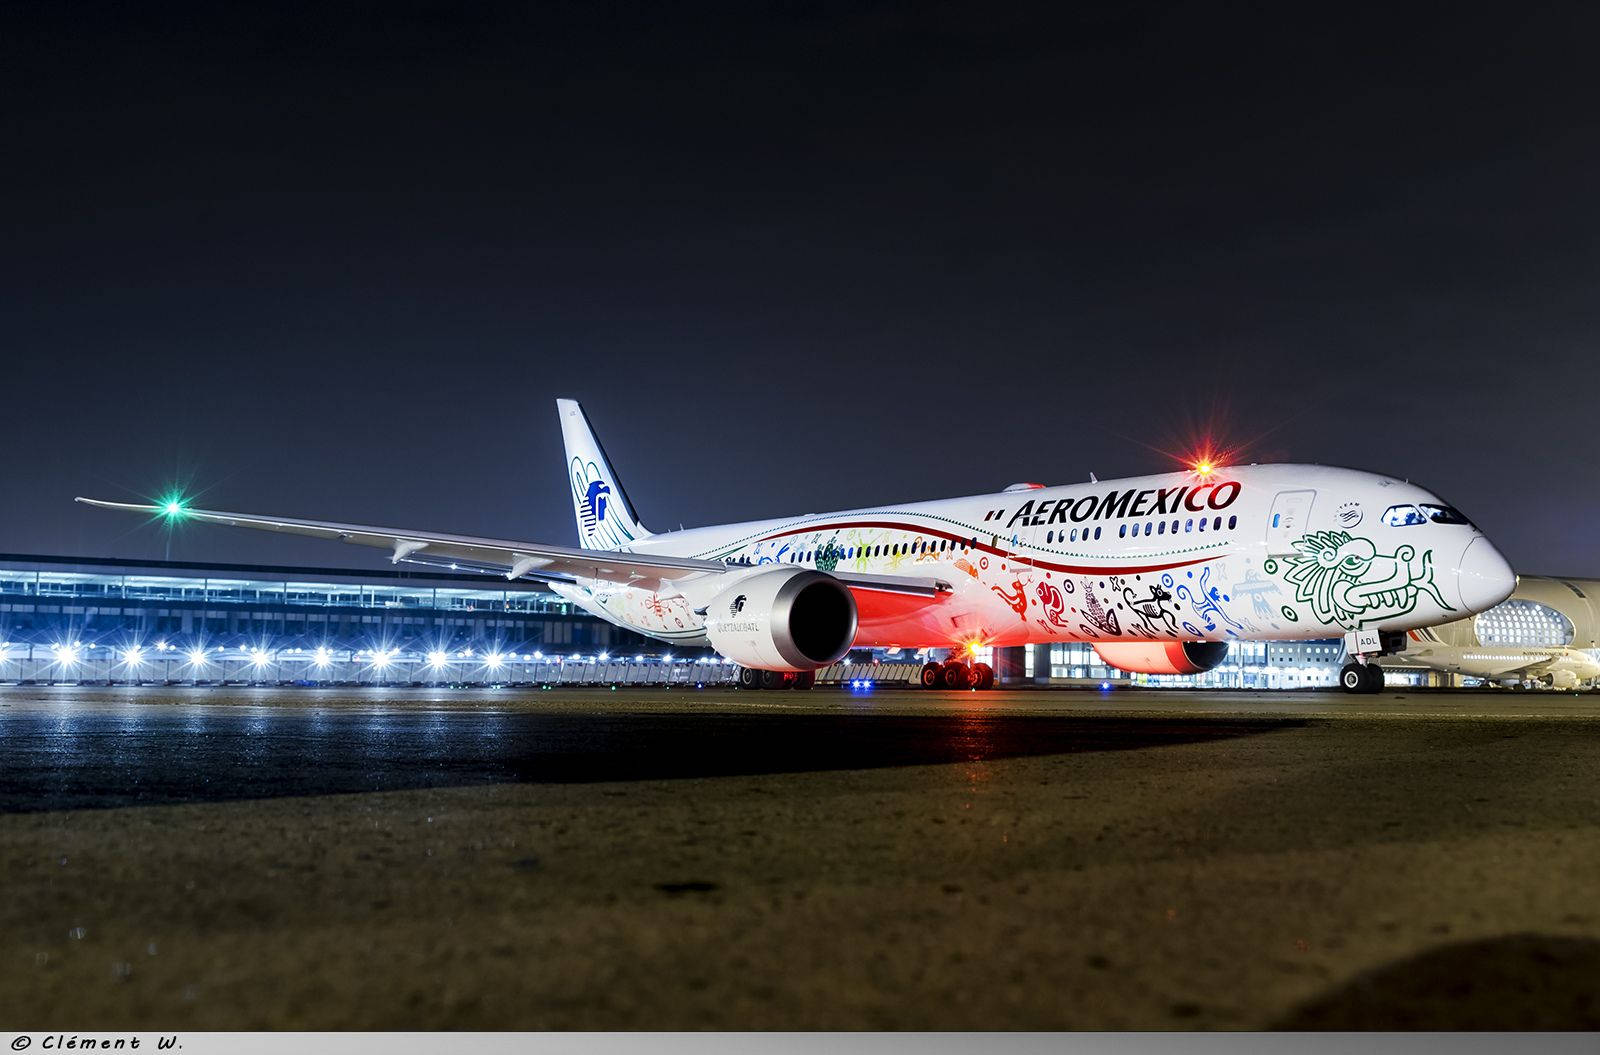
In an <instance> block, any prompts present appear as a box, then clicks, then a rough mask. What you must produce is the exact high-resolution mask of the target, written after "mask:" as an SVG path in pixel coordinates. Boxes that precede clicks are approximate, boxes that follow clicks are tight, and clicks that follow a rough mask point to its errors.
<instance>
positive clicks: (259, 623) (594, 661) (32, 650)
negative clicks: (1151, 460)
mask: <svg viewBox="0 0 1600 1055" xmlns="http://www.w3.org/2000/svg"><path fill="white" fill-rule="evenodd" d="M1502 608H1503V609H1504V610H1503V611H1502V610H1501V609H1495V610H1491V611H1490V612H1486V613H1484V614H1482V615H1481V616H1479V617H1478V619H1479V621H1480V623H1482V624H1483V628H1482V631H1480V632H1483V633H1487V634H1490V635H1496V636H1502V637H1504V636H1508V635H1510V634H1511V633H1512V632H1513V631H1514V630H1516V631H1520V630H1522V629H1524V624H1526V626H1527V627H1531V628H1533V629H1535V630H1537V631H1538V633H1539V634H1540V635H1542V636H1544V637H1550V636H1551V635H1554V636H1555V637H1561V636H1563V635H1562V630H1563V629H1564V626H1563V623H1562V621H1561V617H1560V616H1559V613H1555V614H1552V613H1551V612H1548V611H1546V610H1545V607H1544V606H1541V605H1537V604H1535V603H1533V602H1531V601H1527V600H1512V601H1508V602H1506V604H1505V605H1504V606H1502ZM1567 626H1568V627H1569V626H1570V624H1568V625H1567ZM1567 636H1568V639H1569V640H1570V635H1567ZM1552 640H1553V638H1552ZM983 651H984V653H985V654H984V655H983V656H980V657H978V658H982V659H985V660H988V661H990V662H992V663H993V665H994V666H995V669H996V671H997V673H998V674H999V675H1000V676H1001V680H1002V681H1005V682H1009V683H1013V684H1014V683H1018V682H1021V683H1030V684H1035V685H1042V684H1051V685H1061V686H1089V687H1099V686H1108V687H1114V686H1117V685H1127V684H1140V685H1150V686H1170V687H1202V688H1237V689H1296V688H1313V687H1324V686H1330V685H1333V684H1334V682H1335V679H1336V677H1337V675H1338V671H1339V667H1340V666H1341V665H1342V664H1343V662H1344V649H1343V646H1342V643H1341V641H1339V640H1329V641H1293V642H1290V641H1284V642H1237V643H1235V644H1234V645H1233V647H1232V648H1231V650H1230V652H1229V654H1228V658H1227V659H1226V661H1224V662H1223V663H1222V664H1221V665H1219V666H1218V667H1216V668H1215V669H1213V670H1210V671H1207V672H1206V673H1204V674H1198V675H1194V676H1191V677H1182V678H1179V677H1152V676H1148V675H1129V674H1127V673H1125V672H1123V671H1120V670H1118V669H1116V668H1114V667H1110V666H1107V665H1106V664H1105V663H1103V662H1102V661H1101V660H1100V658H1099V656H1098V655H1097V654H1096V653H1095V651H1094V649H1093V647H1092V646H1091V645H1088V644H1077V643H1074V644H1040V645H1031V646H1025V647H1020V648H1010V649H999V650H994V651H993V652H992V653H991V652H990V650H987V649H986V650H983ZM922 658H923V657H921V656H918V655H913V654H910V653H897V652H886V651H881V650H880V651H877V652H872V651H868V650H857V651H856V652H854V653H852V654H851V655H850V656H849V657H848V658H847V661H846V662H845V663H842V664H838V665H836V666H835V667H832V668H828V669H827V670H825V671H821V672H819V679H818V680H819V681H821V682H824V683H827V682H830V681H831V682H840V681H844V682H846V683H848V682H850V681H852V680H855V679H860V678H873V679H874V680H875V681H877V682H880V683H882V682H895V681H907V682H909V681H913V680H914V679H915V675H916V671H917V670H918V669H919V668H920V665H921V661H922ZM936 658H937V657H936ZM733 675H734V667H733V665H732V664H731V663H728V662H725V661H723V660H721V659H719V658H718V657H717V656H716V655H715V654H714V653H712V652H711V651H710V650H708V649H699V650H685V649H676V650H673V649H669V648H668V647H667V646H665V645H663V644H662V643H661V642H658V641H654V640H651V639H649V638H645V637H642V636H640V635H638V634H635V633H633V632H632V631H629V630H625V629H623V628H620V627H617V626H613V625H612V624H610V623H607V622H605V621H603V620H601V619H597V618H595V617H594V616H592V615H590V614H588V613H587V612H585V611H583V610H582V609H580V608H577V607H576V606H574V605H572V604H570V603H568V602H566V601H564V600H562V599H560V598H559V597H557V596H555V595H554V594H552V593H550V592H548V591H547V590H545V589H543V588H542V587H541V586H540V585H539V584H538V583H535V582H527V581H518V582H508V581H506V580H505V579H504V578H502V577H500V576H497V575H487V574H476V573H450V572H439V571H424V570H420V569H418V570H413V569H410V568H394V569H390V568H380V569H372V570H355V569H348V568H321V567H289V566H279V565H231V564H212V563H196V562H183V561H134V560H118V559H111V558H85V557H65V556H41V555H25V554H4V555H0V682H13V683H15V682H33V683H41V682H80V681H94V682H108V681H109V682H176V683H184V684H196V683H197V684H222V683H252V682H254V683H269V684H277V683H307V684H374V685H376V684H385V685H404V684H420V685H451V684H508V685H515V684H530V685H532V684H572V683H597V684H604V683H628V684H685V685H703V684H720V683H724V682H727V681H729V680H731V679H732V677H733ZM1389 677H1390V682H1391V684H1396V683H1407V684H1417V685H1425V684H1426V685H1441V684H1449V683H1450V681H1449V676H1448V675H1440V674H1437V673H1434V672H1429V671H1421V670H1401V669H1393V668H1391V669H1390V673H1389Z"/></svg>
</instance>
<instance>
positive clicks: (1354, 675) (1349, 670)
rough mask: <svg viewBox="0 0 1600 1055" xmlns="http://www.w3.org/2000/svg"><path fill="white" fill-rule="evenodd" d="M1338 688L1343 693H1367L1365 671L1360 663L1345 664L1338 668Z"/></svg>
mask: <svg viewBox="0 0 1600 1055" xmlns="http://www.w3.org/2000/svg"><path fill="white" fill-rule="evenodd" d="M1339 688H1341V689H1343V690H1344V691H1345V692H1351V693H1355V692H1366V691H1367V670H1366V668H1365V667H1364V666H1362V665H1361V664H1360V663H1346V664H1345V665H1344V666H1342V667H1340V668H1339Z"/></svg>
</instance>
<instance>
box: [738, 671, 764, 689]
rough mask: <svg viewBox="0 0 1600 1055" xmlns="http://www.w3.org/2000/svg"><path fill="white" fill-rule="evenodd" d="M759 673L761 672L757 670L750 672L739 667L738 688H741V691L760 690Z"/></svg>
mask: <svg viewBox="0 0 1600 1055" xmlns="http://www.w3.org/2000/svg"><path fill="white" fill-rule="evenodd" d="M761 673H762V672H761V671H759V670H751V669H750V668H749V667H740V668H739V688H741V689H759V688H761Z"/></svg>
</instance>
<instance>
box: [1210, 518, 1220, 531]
mask: <svg viewBox="0 0 1600 1055" xmlns="http://www.w3.org/2000/svg"><path fill="white" fill-rule="evenodd" d="M1211 530H1212V531H1221V530H1222V518H1221V517H1217V519H1215V520H1213V521H1212V522H1211Z"/></svg>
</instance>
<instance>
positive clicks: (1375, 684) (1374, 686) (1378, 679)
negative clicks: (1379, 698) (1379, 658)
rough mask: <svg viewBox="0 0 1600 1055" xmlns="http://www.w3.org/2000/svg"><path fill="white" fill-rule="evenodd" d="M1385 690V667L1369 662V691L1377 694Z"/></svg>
mask: <svg viewBox="0 0 1600 1055" xmlns="http://www.w3.org/2000/svg"><path fill="white" fill-rule="evenodd" d="M1382 691H1383V668H1382V667H1380V666H1378V665H1377V664H1376V663H1368V664H1367V692H1368V693H1371V694H1372V695H1377V694H1378V693H1380V692H1382Z"/></svg>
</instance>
